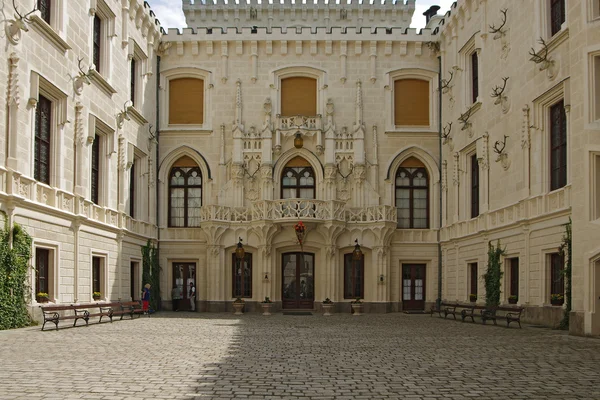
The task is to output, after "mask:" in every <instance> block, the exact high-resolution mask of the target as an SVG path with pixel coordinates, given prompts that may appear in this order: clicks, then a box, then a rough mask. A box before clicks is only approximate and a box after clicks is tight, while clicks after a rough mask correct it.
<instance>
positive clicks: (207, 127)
mask: <svg viewBox="0 0 600 400" xmlns="http://www.w3.org/2000/svg"><path fill="white" fill-rule="evenodd" d="M213 76H214V74H213V71H211V70H206V69H202V68H197V67H191V66H189V67H188V66H180V67H175V68H169V69H167V70H164V71H161V73H160V87H161V88H163V90H161V91H160V102H161V105H162V107H161V111H160V130H161V131H162V132H163V133H168V132H177V131H194V133H195V134H203V135H210V134H212V131H213V127H212V114H213V113H212V112H211V111H210V110H211V106H212V98H211V97H212V96H211V94H212V90H210V89H212V88H213V87H214V84H213ZM179 78H193V79H201V80H203V81H204V107H203V113H204V122H203V123H202V124H170V123H169V86H170V85H169V84H170V81H171V80H174V79H179Z"/></svg>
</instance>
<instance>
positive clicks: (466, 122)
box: [458, 107, 473, 131]
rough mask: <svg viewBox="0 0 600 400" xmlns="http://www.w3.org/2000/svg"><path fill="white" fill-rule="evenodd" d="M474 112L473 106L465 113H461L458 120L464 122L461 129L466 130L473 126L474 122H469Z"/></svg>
mask: <svg viewBox="0 0 600 400" xmlns="http://www.w3.org/2000/svg"><path fill="white" fill-rule="evenodd" d="M472 113H473V108H472V107H471V108H469V109H468V110H467V111H465V112H464V113H463V114H460V117H458V121H459V122H460V123H461V124H463V126H462V128H460V130H461V131H464V130H466V129H469V128H470V127H471V125H472V124H471V123H470V122H469V118H471V114H472Z"/></svg>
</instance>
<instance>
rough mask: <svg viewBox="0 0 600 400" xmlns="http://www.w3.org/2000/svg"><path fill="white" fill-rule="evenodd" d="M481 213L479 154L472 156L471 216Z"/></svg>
mask: <svg viewBox="0 0 600 400" xmlns="http://www.w3.org/2000/svg"><path fill="white" fill-rule="evenodd" d="M478 215H479V161H478V160H477V154H473V155H472V156H471V218H475V217H477V216H478Z"/></svg>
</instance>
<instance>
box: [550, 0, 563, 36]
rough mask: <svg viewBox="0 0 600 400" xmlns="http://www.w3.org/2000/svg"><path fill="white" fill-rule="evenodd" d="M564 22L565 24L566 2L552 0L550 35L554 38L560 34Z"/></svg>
mask: <svg viewBox="0 0 600 400" xmlns="http://www.w3.org/2000/svg"><path fill="white" fill-rule="evenodd" d="M563 22H565V0H550V34H551V35H552V36H554V35H555V34H557V33H558V32H560V27H561V26H562V24H563Z"/></svg>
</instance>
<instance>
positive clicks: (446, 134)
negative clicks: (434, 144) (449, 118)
mask: <svg viewBox="0 0 600 400" xmlns="http://www.w3.org/2000/svg"><path fill="white" fill-rule="evenodd" d="M450 132H452V122H448V123H447V124H446V126H445V127H444V130H443V132H442V139H444V141H446V140H447V139H448V137H449V136H450Z"/></svg>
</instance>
